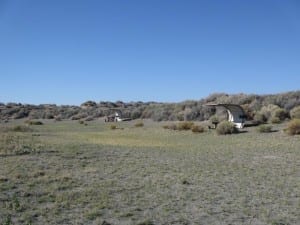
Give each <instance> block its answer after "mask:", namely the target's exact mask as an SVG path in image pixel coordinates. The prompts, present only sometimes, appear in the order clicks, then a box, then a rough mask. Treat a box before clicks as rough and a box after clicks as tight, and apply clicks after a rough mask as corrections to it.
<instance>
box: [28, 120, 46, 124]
mask: <svg viewBox="0 0 300 225" xmlns="http://www.w3.org/2000/svg"><path fill="white" fill-rule="evenodd" d="M25 123H26V124H28V125H43V122H42V121H38V120H26V121H25Z"/></svg>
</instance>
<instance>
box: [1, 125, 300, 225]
mask: <svg viewBox="0 0 300 225" xmlns="http://www.w3.org/2000/svg"><path fill="white" fill-rule="evenodd" d="M43 122H44V125H40V126H38V125H36V126H30V128H31V129H32V130H30V131H27V132H25V131H23V132H17V131H8V130H7V128H5V127H16V126H17V125H18V124H24V123H23V121H21V120H20V121H15V122H11V123H8V124H0V127H1V131H0V135H1V136H0V224H1V225H4V224H5V225H9V224H24V225H29V224H112V225H118V224H121V225H122V224H124V225H125V224H128V225H131V224H132V225H138V224H139V225H150V224H203V225H207V224H217V225H222V224H232V225H234V224H236V225H240V224H247V225H262V224H270V225H287V224H290V225H292V224H300V137H299V136H288V135H286V134H285V133H284V132H283V131H282V130H283V128H284V127H285V125H284V124H282V125H276V126H275V127H274V128H275V130H276V131H277V132H272V133H258V132H256V128H255V127H250V128H246V129H245V132H243V133H240V134H234V135H225V136H218V135H216V134H215V131H214V130H210V131H208V132H205V133H201V134H194V133H192V132H191V131H173V130H166V129H163V128H162V125H163V124H162V123H155V122H150V121H145V122H144V123H145V125H144V127H138V128H137V127H135V126H134V124H135V121H131V122H124V123H118V124H117V129H115V130H112V129H110V124H105V123H103V122H101V121H91V122H88V123H87V125H83V124H79V123H78V122H76V121H75V122H74V121H62V122H53V121H43Z"/></svg>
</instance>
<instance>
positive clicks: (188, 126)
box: [163, 122, 205, 133]
mask: <svg viewBox="0 0 300 225" xmlns="http://www.w3.org/2000/svg"><path fill="white" fill-rule="evenodd" d="M163 128H164V129H170V130H178V131H187V130H191V131H192V132H194V133H203V132H205V128H204V127H203V126H202V125H196V124H194V123H193V122H179V123H172V124H168V125H164V126H163Z"/></svg>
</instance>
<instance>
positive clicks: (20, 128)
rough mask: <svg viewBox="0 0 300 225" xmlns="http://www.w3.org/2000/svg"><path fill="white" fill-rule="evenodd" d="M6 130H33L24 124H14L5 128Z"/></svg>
mask: <svg viewBox="0 0 300 225" xmlns="http://www.w3.org/2000/svg"><path fill="white" fill-rule="evenodd" d="M7 131H14V132H32V131H33V130H32V129H31V128H30V127H28V126H24V125H16V126H13V127H10V128H8V129H7Z"/></svg>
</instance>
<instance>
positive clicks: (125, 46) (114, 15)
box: [0, 0, 300, 105]
mask: <svg viewBox="0 0 300 225" xmlns="http://www.w3.org/2000/svg"><path fill="white" fill-rule="evenodd" d="M299 89H300V1H299V0H294V1H290V0H251V1H247V0H236V1H232V0H226V1H224V0H219V1H218V0H206V1H201V0H195V1H192V0H135V1H134V0H105V1H104V0H103V1H102V0H94V1H92V0H80V1H79V0H26V1H24V0H0V102H4V103H6V102H21V103H33V104H39V103H56V104H76V105H79V104H81V103H82V102H84V101H86V100H94V101H96V102H99V101H116V100H122V101H126V102H127V101H138V100H141V101H162V102H178V101H183V100H186V99H194V100H198V99H201V98H203V97H206V96H207V95H209V94H211V93H213V92H227V93H241V92H243V93H257V94H264V93H279V92H285V91H290V90H299Z"/></svg>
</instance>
